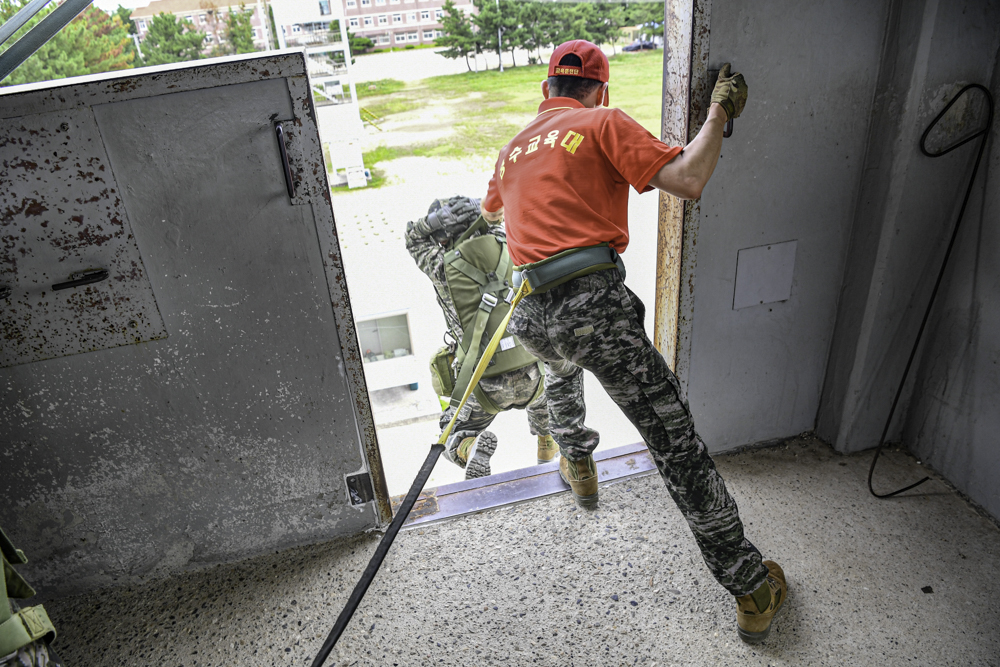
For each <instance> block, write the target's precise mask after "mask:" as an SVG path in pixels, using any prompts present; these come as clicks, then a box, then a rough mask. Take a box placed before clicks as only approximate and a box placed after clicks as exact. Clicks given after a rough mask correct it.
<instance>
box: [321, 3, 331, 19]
mask: <svg viewBox="0 0 1000 667" xmlns="http://www.w3.org/2000/svg"><path fill="white" fill-rule="evenodd" d="M329 13H330V0H319V15H320V16H327V15H328V14H329Z"/></svg>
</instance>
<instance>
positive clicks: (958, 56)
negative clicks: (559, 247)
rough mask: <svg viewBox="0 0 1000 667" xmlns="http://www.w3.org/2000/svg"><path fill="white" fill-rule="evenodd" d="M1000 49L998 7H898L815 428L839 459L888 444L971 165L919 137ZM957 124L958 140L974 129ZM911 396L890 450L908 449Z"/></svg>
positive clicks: (962, 153) (967, 155)
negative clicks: (904, 441) (885, 433)
mask: <svg viewBox="0 0 1000 667" xmlns="http://www.w3.org/2000/svg"><path fill="white" fill-rule="evenodd" d="M998 40H1000V7H998V3H995V2H993V3H990V2H937V1H936V0H927V1H926V2H896V3H894V5H893V7H892V17H891V20H890V21H889V30H888V33H887V35H886V47H885V52H884V54H883V57H882V66H881V70H880V73H879V84H878V94H877V96H876V103H875V106H874V109H873V118H874V122H873V124H872V130H871V133H870V137H869V139H868V148H867V156H866V157H865V165H864V177H863V180H862V181H861V196H860V199H859V201H858V205H857V208H856V211H855V212H854V225H853V232H852V237H851V244H850V249H849V254H848V257H847V263H846V267H845V271H844V280H843V288H842V293H841V295H840V304H839V309H838V314H837V324H836V330H835V333H834V337H833V345H832V347H831V352H830V360H829V365H828V367H827V376H826V381H825V385H824V393H823V401H822V405H821V407H820V410H819V414H818V418H817V431H818V433H819V435H820V436H822V437H823V438H825V439H827V440H829V441H830V442H832V443H834V445H835V446H836V448H837V449H839V450H840V451H844V452H852V451H859V450H862V449H867V448H869V447H874V446H875V445H876V444H877V442H878V439H879V435H880V433H881V431H882V429H883V426H884V423H885V419H886V417H887V415H888V414H889V409H890V405H891V403H892V399H893V396H894V394H895V392H896V388H897V386H898V384H899V380H900V378H901V377H902V373H903V369H904V367H905V364H906V359H907V356H908V355H909V353H910V349H911V347H912V344H913V341H914V340H915V337H916V332H917V328H918V327H919V323H920V319H921V317H922V316H923V313H924V308H925V306H926V303H927V300H928V298H929V295H930V290H931V288H932V286H933V281H934V278H935V276H936V274H937V270H938V268H939V266H940V262H941V259H942V257H943V250H944V245H945V244H946V243H947V239H948V237H949V235H950V232H951V228H952V225H953V223H954V220H955V218H956V216H957V213H958V207H959V205H960V203H961V197H962V195H963V194H964V187H965V183H966V182H967V180H968V176H969V170H970V169H971V167H972V159H973V157H974V156H973V153H974V151H973V149H971V148H968V147H967V148H965V149H960V150H958V151H955V152H954V153H952V154H949V155H948V156H945V157H942V158H940V159H936V160H932V159H929V158H926V157H924V156H923V155H921V154H920V152H919V148H918V144H919V140H920V136H921V134H922V132H923V131H924V129H925V128H926V127H927V125H928V124H929V123H930V121H931V120H932V119H933V117H934V116H935V115H937V113H938V112H939V111H940V110H941V109H942V108H943V107H944V105H945V103H946V102H947V100H948V99H950V98H951V97H952V96H953V95H954V94H955V93H956V92H957V91H958V90H959V89H960V88H961V87H962V86H963V85H965V84H966V83H970V82H977V83H986V82H989V81H990V79H991V76H992V74H993V69H994V65H995V58H996V54H997V48H998ZM957 122H958V123H959V126H958V127H953V128H951V130H952V131H953V132H961V130H962V127H961V123H962V122H965V121H963V120H961V119H959V121H957ZM970 213H971V212H970ZM909 393H910V392H909V391H907V392H905V393H904V400H903V402H902V403H901V405H900V408H899V409H898V410H897V419H896V420H895V421H894V426H893V428H892V429H891V430H890V432H889V439H890V440H898V439H899V436H900V428H901V424H903V420H902V419H901V417H902V415H904V414H905V413H906V407H907V401H906V397H907V396H909ZM980 398H982V399H985V398H986V397H985V396H980Z"/></svg>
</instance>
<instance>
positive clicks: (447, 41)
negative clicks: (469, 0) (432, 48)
mask: <svg viewBox="0 0 1000 667" xmlns="http://www.w3.org/2000/svg"><path fill="white" fill-rule="evenodd" d="M441 9H443V10H444V16H443V17H442V18H441V28H442V32H443V33H444V36H443V37H438V38H437V39H436V40H434V44H436V45H437V46H444V47H447V48H446V49H445V50H444V51H442V52H441V55H443V56H444V57H445V58H451V59H457V58H465V66H466V67H468V68H469V71H470V72H471V71H472V65H470V64H469V54H470V53H475V52H476V35H475V33H473V31H472V22H471V21H470V20H469V17H468V16H467V15H466V14H465V12H463V11H462V10H461V9H458V8H456V7H455V3H454V1H453V0H447V2H445V3H444V6H443V7H442V8H441Z"/></svg>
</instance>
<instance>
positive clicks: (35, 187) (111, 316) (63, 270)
mask: <svg viewBox="0 0 1000 667" xmlns="http://www.w3.org/2000/svg"><path fill="white" fill-rule="evenodd" d="M0 183H3V187H2V189H0V192H2V193H3V203H2V205H0V238H2V243H0V287H2V288H4V293H5V294H6V295H7V296H6V298H5V299H3V300H2V301H0V367H7V366H14V365H17V364H25V363H29V362H33V361H41V360H43V359H52V358H55V357H63V356H67V355H71V354H77V353H80V352H90V351H94V350H103V349H107V348H112V347H118V346H121V345H130V344H134V343H141V342H144V341H150V340H156V339H159V338H165V337H166V336H167V331H166V329H165V327H164V324H163V319H162V318H161V316H160V312H159V310H158V308H157V305H156V300H155V298H154V296H153V291H152V288H151V287H150V284H149V279H148V277H147V275H146V271H145V268H144V267H143V262H142V258H141V257H140V255H139V250H138V248H137V247H136V242H135V238H134V236H133V234H132V227H131V225H130V223H129V219H128V216H127V215H126V212H125V208H124V206H123V204H122V199H121V197H120V193H119V189H118V184H117V182H116V181H115V177H114V174H113V173H112V170H111V165H110V163H109V161H108V156H107V153H106V152H105V149H104V143H103V142H102V140H101V134H100V131H99V130H98V127H97V123H96V122H95V120H94V115H93V113H92V112H91V110H90V108H82V109H67V110H63V111H55V112H52V113H48V114H37V115H32V116H23V117H20V118H7V119H3V120H0ZM97 270H104V271H107V278H106V279H103V280H101V281H100V282H94V283H90V284H83V285H79V286H72V287H66V288H65V289H56V290H53V285H58V286H63V285H65V284H66V283H67V282H71V281H72V279H73V278H75V277H78V276H79V275H80V274H81V273H83V272H88V271H90V272H93V271H97Z"/></svg>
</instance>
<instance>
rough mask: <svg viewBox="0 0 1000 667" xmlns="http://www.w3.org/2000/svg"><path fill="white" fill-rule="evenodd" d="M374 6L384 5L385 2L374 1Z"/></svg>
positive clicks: (381, 0)
mask: <svg viewBox="0 0 1000 667" xmlns="http://www.w3.org/2000/svg"><path fill="white" fill-rule="evenodd" d="M375 4H376V5H384V4H385V0H375Z"/></svg>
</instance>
